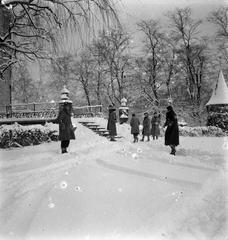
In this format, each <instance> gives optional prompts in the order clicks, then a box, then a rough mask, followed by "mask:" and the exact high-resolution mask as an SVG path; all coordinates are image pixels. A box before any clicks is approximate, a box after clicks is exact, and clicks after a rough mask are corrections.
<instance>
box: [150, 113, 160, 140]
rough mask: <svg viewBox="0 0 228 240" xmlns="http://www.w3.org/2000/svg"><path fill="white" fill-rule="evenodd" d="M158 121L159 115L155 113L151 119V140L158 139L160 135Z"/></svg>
mask: <svg viewBox="0 0 228 240" xmlns="http://www.w3.org/2000/svg"><path fill="white" fill-rule="evenodd" d="M160 121H161V115H160V114H158V113H157V112H156V111H155V112H154V115H153V117H152V119H151V135H152V136H153V140H155V139H158V136H159V135H160Z"/></svg>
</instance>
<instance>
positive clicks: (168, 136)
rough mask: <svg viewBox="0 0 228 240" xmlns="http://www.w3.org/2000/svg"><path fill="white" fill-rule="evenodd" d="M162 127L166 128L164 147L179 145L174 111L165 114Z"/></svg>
mask: <svg viewBox="0 0 228 240" xmlns="http://www.w3.org/2000/svg"><path fill="white" fill-rule="evenodd" d="M164 126H167V128H166V131H165V145H174V146H177V145H179V129H178V122H177V116H176V113H175V112H174V111H168V112H167V113H166V121H165V124H164Z"/></svg>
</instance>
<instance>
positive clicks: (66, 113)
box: [57, 103, 75, 141]
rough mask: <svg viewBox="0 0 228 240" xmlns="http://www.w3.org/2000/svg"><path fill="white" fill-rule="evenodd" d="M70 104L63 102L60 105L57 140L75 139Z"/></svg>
mask: <svg viewBox="0 0 228 240" xmlns="http://www.w3.org/2000/svg"><path fill="white" fill-rule="evenodd" d="M71 111H72V106H71V105H70V104H69V103H64V104H63V105H61V106H60V109H59V114H58V117H57V122H58V123H59V140H60V141H65V140H70V139H75V135H74V131H73V125H72V122H71Z"/></svg>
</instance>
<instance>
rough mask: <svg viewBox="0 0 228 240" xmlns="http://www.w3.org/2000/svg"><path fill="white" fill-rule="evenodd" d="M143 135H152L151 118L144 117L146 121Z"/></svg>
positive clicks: (144, 121)
mask: <svg viewBox="0 0 228 240" xmlns="http://www.w3.org/2000/svg"><path fill="white" fill-rule="evenodd" d="M142 134H143V135H145V136H149V135H150V118H149V117H144V119H143V130H142Z"/></svg>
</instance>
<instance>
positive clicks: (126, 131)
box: [0, 118, 228, 240]
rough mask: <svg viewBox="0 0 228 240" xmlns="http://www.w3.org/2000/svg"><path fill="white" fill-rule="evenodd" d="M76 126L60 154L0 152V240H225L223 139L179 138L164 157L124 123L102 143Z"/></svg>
mask: <svg viewBox="0 0 228 240" xmlns="http://www.w3.org/2000/svg"><path fill="white" fill-rule="evenodd" d="M78 120H80V121H81V120H85V119H74V122H75V124H76V125H77V130H76V140H75V141H71V143H70V148H69V153H68V154H64V155H62V154H60V143H59V142H51V143H45V144H42V145H38V146H29V147H25V148H17V149H10V150H3V149H0V191H1V192H0V194H1V195H0V196H1V198H0V236H1V239H29V240H32V239H37V240H40V239H57V240H58V239H107V240H109V239H111V240H112V239H121V240H122V239H133V240H134V239H140V240H141V239H152V240H162V239H164V240H174V239H175V240H198V239H199V240H227V239H228V231H227V228H226V225H227V216H228V215H227V214H228V211H227V203H228V202H227V200H228V199H227V152H228V150H227V147H226V146H227V139H226V138H217V137H181V138H180V143H181V144H180V146H179V147H178V148H177V155H176V156H171V155H170V154H169V148H168V147H166V146H164V139H163V138H159V140H158V141H150V142H139V143H133V142H132V140H133V139H132V136H131V135H130V127H129V125H127V124H122V125H118V134H119V135H121V136H122V138H119V139H118V141H117V142H110V141H108V139H106V138H104V137H100V136H98V135H96V134H95V133H93V132H92V131H91V130H89V129H87V128H85V127H83V126H82V125H81V124H79V123H78ZM90 120H91V119H90ZM92 120H94V121H96V122H97V123H99V124H100V125H102V126H104V127H106V120H104V119H102V118H93V119H92ZM53 128H57V126H56V125H54V124H53Z"/></svg>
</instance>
